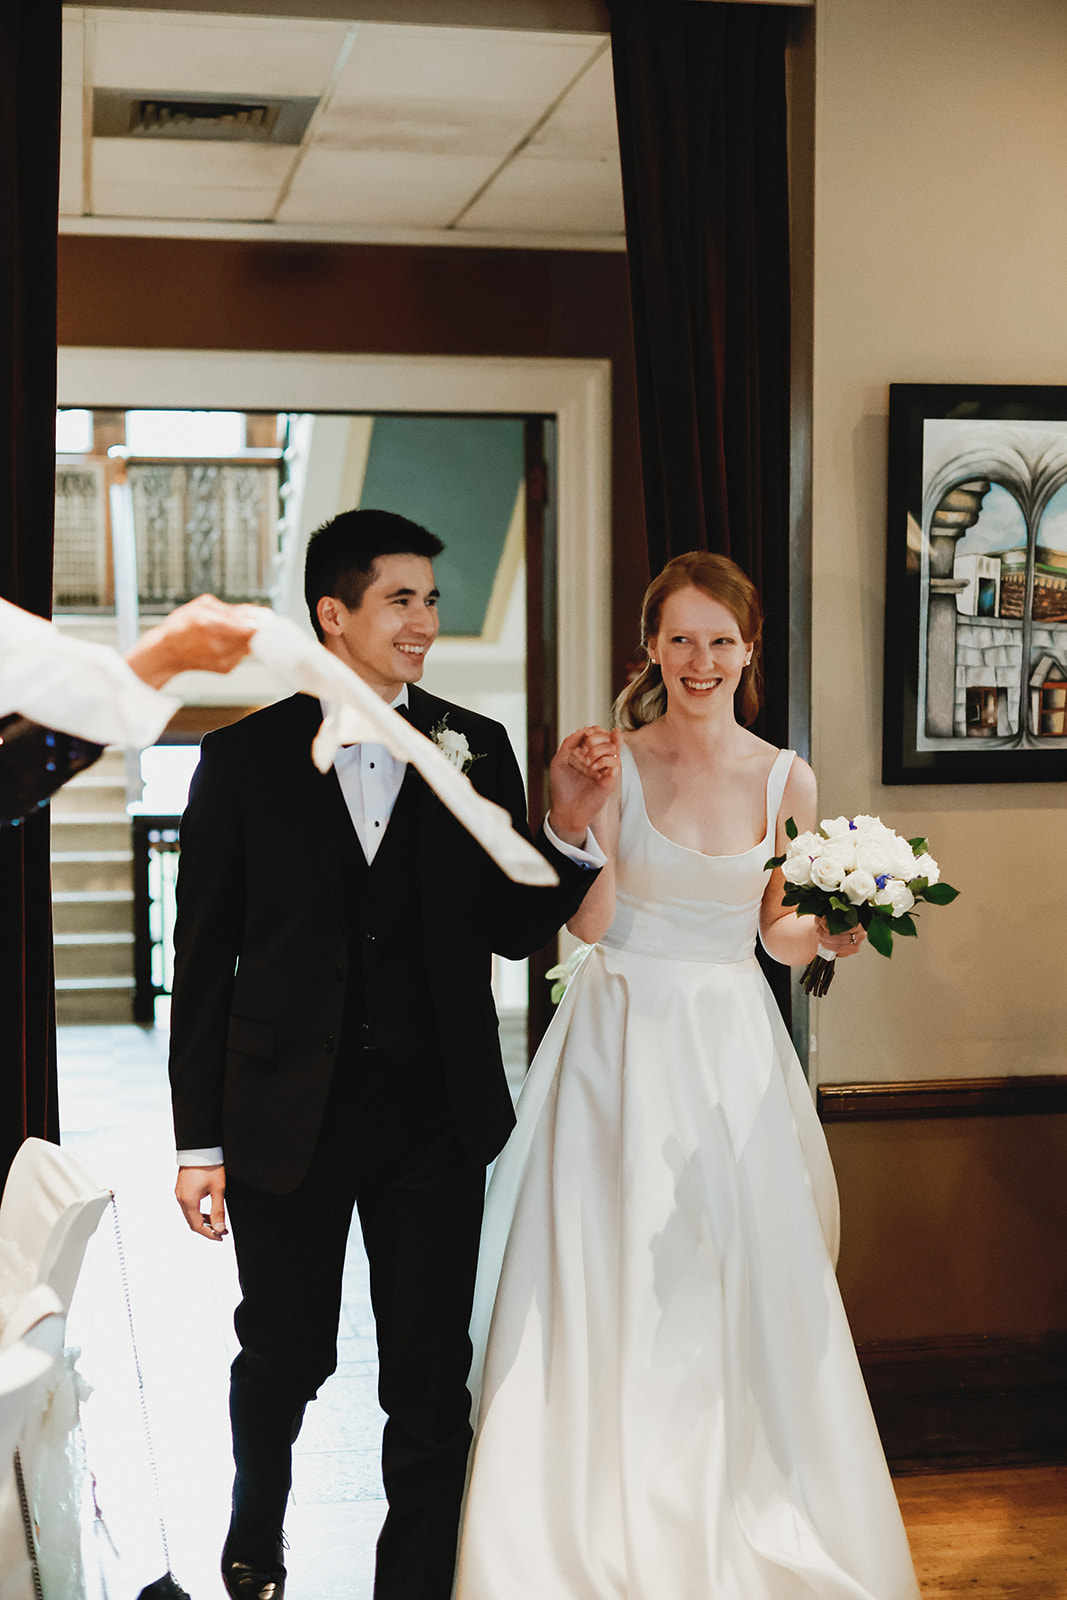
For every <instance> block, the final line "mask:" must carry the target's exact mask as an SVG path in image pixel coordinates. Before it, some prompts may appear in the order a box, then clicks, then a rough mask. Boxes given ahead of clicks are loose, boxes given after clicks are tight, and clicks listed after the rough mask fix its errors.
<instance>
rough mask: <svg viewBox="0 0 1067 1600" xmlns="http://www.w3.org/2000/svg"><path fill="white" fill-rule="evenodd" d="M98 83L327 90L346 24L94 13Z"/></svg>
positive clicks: (176, 89)
mask: <svg viewBox="0 0 1067 1600" xmlns="http://www.w3.org/2000/svg"><path fill="white" fill-rule="evenodd" d="M90 15H91V16H92V17H93V19H94V22H95V34H96V41H95V68H94V81H95V83H96V84H97V85H99V86H100V87H101V88H108V89H144V90H146V91H147V92H149V93H154V94H163V93H166V94H181V93H183V92H184V93H192V92H194V91H196V92H199V93H202V94H219V95H225V94H262V95H268V94H273V95H289V94H305V95H306V94H311V95H317V94H321V93H322V90H323V89H324V88H325V86H326V84H327V82H328V81H329V78H330V74H331V73H332V71H333V66H334V62H335V61H336V59H337V54H338V51H339V50H340V48H341V46H342V44H343V43H344V40H345V36H346V34H347V32H348V24H347V23H344V22H312V21H307V20H301V21H289V20H282V19H271V18H266V17H241V18H238V17H222V16H211V15H201V14H193V13H188V12H180V11H174V12H158V11H114V10H110V11H109V10H101V11H92V12H90Z"/></svg>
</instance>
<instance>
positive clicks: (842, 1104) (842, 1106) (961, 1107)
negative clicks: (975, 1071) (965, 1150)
mask: <svg viewBox="0 0 1067 1600" xmlns="http://www.w3.org/2000/svg"><path fill="white" fill-rule="evenodd" d="M818 1106H819V1116H820V1117H821V1118H822V1120H823V1122H884V1121H892V1120H895V1119H899V1118H904V1117H909V1118H913V1119H918V1118H923V1117H1018V1116H1033V1115H1036V1114H1038V1113H1048V1112H1061V1111H1067V1073H1055V1074H1050V1075H1048V1076H1044V1077H1036V1076H1035V1077H1017V1078H937V1079H931V1080H929V1081H927V1082H922V1083H915V1082H912V1083H827V1084H820V1086H819V1092H818Z"/></svg>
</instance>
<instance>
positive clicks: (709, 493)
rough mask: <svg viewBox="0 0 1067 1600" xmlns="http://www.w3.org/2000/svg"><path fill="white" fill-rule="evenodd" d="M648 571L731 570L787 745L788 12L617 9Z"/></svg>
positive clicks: (766, 729) (619, 1)
mask: <svg viewBox="0 0 1067 1600" xmlns="http://www.w3.org/2000/svg"><path fill="white" fill-rule="evenodd" d="M610 12H611V44H612V53H613V60H614V69H615V97H616V102H617V107H618V119H619V144H620V150H621V155H622V180H623V194H624V197H625V204H626V243H627V254H628V259H629V266H630V294H631V302H632V307H633V323H634V342H635V347H636V357H637V389H638V408H639V416H640V429H641V465H642V474H643V479H644V491H645V518H646V522H647V527H648V548H649V567H650V570H651V571H652V572H653V573H656V572H658V571H659V569H660V568H661V567H662V566H663V564H664V562H666V561H667V560H669V558H670V557H671V556H675V555H679V554H680V553H681V552H682V551H684V550H700V549H706V550H714V551H718V552H719V553H721V554H723V555H728V556H731V557H732V558H733V559H734V560H735V561H736V562H737V563H738V564H739V565H740V566H742V567H743V568H744V569H745V571H746V572H747V573H748V574H749V575H750V576H751V577H752V578H753V580H754V581H755V583H756V584H757V585H758V587H759V589H760V592H761V594H762V596H763V603H764V608H765V611H766V615H767V625H766V632H765V639H764V663H765V677H766V685H767V695H766V705H765V710H764V716H763V723H762V727H761V731H762V732H763V733H765V735H766V737H767V738H769V739H771V740H772V741H773V742H774V743H775V744H784V743H785V742H786V737H787V706H788V687H789V686H788V665H789V654H788V644H789V196H788V185H787V145H786V104H785V47H786V28H787V22H788V18H787V14H786V12H785V10H784V8H782V7H779V6H768V5H742V4H714V3H710V0H611V4H610Z"/></svg>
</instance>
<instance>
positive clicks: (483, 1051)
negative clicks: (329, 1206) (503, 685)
mask: <svg viewBox="0 0 1067 1600" xmlns="http://www.w3.org/2000/svg"><path fill="white" fill-rule="evenodd" d="M409 694H410V712H409V715H410V720H411V721H412V723H413V724H414V725H415V726H416V727H418V728H419V729H420V731H421V732H423V733H428V732H430V730H431V729H432V728H434V727H436V726H437V725H438V724H439V723H440V722H441V720H442V718H444V717H445V716H446V715H447V718H448V726H449V728H451V729H454V730H456V731H457V732H460V733H464V734H466V736H467V740H468V743H469V745H470V748H471V750H472V752H474V753H475V754H476V755H478V757H479V759H478V760H477V761H475V762H474V764H473V766H472V767H471V769H470V772H469V776H470V778H471V781H472V783H473V784H474V786H475V787H476V788H477V789H478V791H479V792H480V793H481V794H484V795H485V796H487V798H489V799H491V800H494V801H496V802H497V803H498V804H499V805H503V806H504V807H506V809H507V810H508V811H509V812H510V813H511V816H512V818H513V820H514V822H515V825H516V827H517V828H519V830H520V831H522V832H524V833H525V832H526V831H527V829H526V820H525V799H524V795H523V788H522V780H521V778H520V775H519V769H518V766H517V764H516V761H515V756H514V753H513V751H512V749H511V745H510V743H509V742H508V738H507V735H506V733H505V731H504V729H503V728H502V727H501V726H500V725H499V724H498V723H496V722H492V721H490V720H489V719H488V718H486V717H482V716H478V715H477V714H476V713H474V712H471V711H467V710H464V709H463V708H462V707H460V706H455V705H452V704H450V703H449V702H448V701H446V700H439V699H437V698H436V697H435V696H433V695H429V694H426V693H425V692H424V691H423V690H420V689H419V688H417V687H414V686H413V687H412V688H411V689H410V690H409ZM321 716H322V713H321V709H320V706H319V703H318V701H317V700H314V699H312V698H310V697H309V696H306V695H294V696H293V697H292V698H291V699H289V700H283V701H281V702H280V703H279V704H277V705H273V706H269V707H267V709H266V710H264V711H259V712H255V713H254V714H253V715H251V716H249V717H246V718H245V719H244V720H243V721H241V722H238V723H235V724H234V725H233V726H231V727H228V728H224V729H220V730H219V731H218V732H216V733H212V734H208V735H207V737H206V738H205V739H204V742H203V745H202V748H201V759H200V765H199V767H198V768H197V771H196V774H195V776H194V779H193V784H192V788H191V791H190V796H189V805H188V808H187V810H186V812H185V816H184V818H183V820H182V830H181V846H182V848H181V860H180V866H179V873H178V916H177V923H176V927H175V934H174V957H175V962H174V995H173V1004H172V1012H171V1052H170V1073H171V1085H172V1092H173V1105H174V1126H175V1135H176V1142H177V1147H178V1149H179V1150H183V1149H198V1148H202V1147H210V1146H215V1145H222V1147H223V1150H224V1153H225V1160H226V1167H227V1172H228V1173H229V1174H231V1175H232V1176H235V1177H238V1178H241V1179H243V1180H244V1181H245V1182H247V1183H251V1184H254V1185H256V1186H257V1187H260V1188H264V1189H268V1190H271V1191H273V1192H275V1193H280V1194H286V1193H290V1192H291V1191H292V1190H293V1189H295V1188H296V1186H297V1185H298V1184H299V1182H300V1181H301V1179H302V1177H303V1176H304V1173H305V1172H306V1171H307V1167H308V1164H309V1162H310V1159H311V1155H312V1152H313V1150H314V1147H315V1142H316V1139H317V1137H318V1133H319V1130H320V1128H321V1125H322V1119H323V1114H324V1111H325V1108H326V1102H327V1096H328V1094H329V1090H330V1083H331V1078H332V1075H333V1071H334V1066H335V1061H336V1058H337V1051H338V1046H339V1044H340V1041H341V1033H342V1019H343V1016H344V1011H345V994H346V991H345V985H346V977H347V970H348V960H349V951H348V924H349V918H348V916H347V911H346V896H349V895H351V894H353V893H368V892H371V885H372V883H373V884H374V885H375V886H376V887H375V889H374V892H382V885H381V882H380V879H379V878H378V877H377V876H374V877H373V878H372V876H371V875H370V874H368V873H366V872H363V873H353V872H352V871H351V869H350V868H349V869H348V870H346V866H345V863H346V861H349V862H350V861H351V851H352V849H353V846H354V848H355V850H356V851H357V852H359V849H360V847H359V843H358V840H357V838H356V834H355V830H354V828H353V826H352V821H351V818H350V816H349V814H348V809H347V807H346V805H345V802H344V797H343V795H342V793H341V788H340V785H339V783H338V781H337V776H336V773H335V772H334V771H333V769H332V768H331V769H330V770H329V771H328V772H326V773H319V772H318V771H317V770H316V769H315V766H314V764H313V763H312V760H311V741H312V738H313V737H314V734H315V731H316V729H317V727H318V725H319V722H320V721H321ZM405 783H413V784H415V785H416V789H417V793H416V796H415V799H416V804H415V805H414V806H408V807H405V808H404V809H405V812H406V815H407V817H408V819H409V823H408V825H409V826H417V828H418V830H419V837H418V845H419V857H420V861H421V864H422V871H421V879H420V897H421V910H422V937H423V941H424V951H423V954H424V960H425V966H426V970H427V974H428V978H429V988H430V993H431V998H432V1004H433V1012H434V1021H435V1024H436V1033H437V1037H438V1040H439V1045H440V1059H439V1063H438V1064H437V1070H440V1071H441V1072H442V1074H443V1077H444V1087H445V1090H446V1093H447V1097H448V1100H449V1103H450V1105H451V1109H452V1112H453V1115H454V1119H455V1124H456V1130H457V1133H458V1134H459V1137H460V1139H461V1140H462V1142H463V1145H464V1147H465V1149H466V1151H467V1153H468V1154H469V1155H470V1156H471V1157H472V1159H475V1160H478V1161H489V1160H491V1159H492V1158H493V1156H494V1155H496V1153H497V1152H498V1150H499V1149H500V1147H501V1146H502V1145H503V1143H504V1141H505V1139H506V1138H507V1136H508V1133H509V1131H510V1129H511V1126H512V1124H513V1121H514V1117H513V1114H512V1109H511V1100H510V1097H509V1094H508V1089H507V1083H506V1080H505V1077H504V1073H503V1068H502V1064H501V1057H500V1045H499V1039H498V1033H497V1019H496V1012H495V1009H494V1006H493V997H492V992H491V989H490V971H491V953H492V952H493V951H494V950H495V951H498V952H499V953H500V954H502V955H506V956H510V957H513V958H516V959H517V958H520V957H522V956H525V955H528V954H530V953H531V952H532V951H534V950H537V949H539V948H540V947H541V946H542V945H544V944H546V943H547V942H548V940H549V939H550V938H551V937H552V935H553V934H554V933H555V931H556V930H557V929H558V927H559V926H560V924H561V923H562V922H564V921H565V920H566V919H567V918H568V917H569V916H571V915H572V913H573V912H574V910H575V909H576V908H577V906H578V904H579V903H580V901H581V899H582V896H583V895H584V893H585V892H586V890H587V889H588V887H589V885H590V884H591V882H592V881H593V878H594V876H595V873H593V872H591V871H590V870H589V869H587V868H583V867H580V866H578V865H576V864H575V863H574V862H572V861H570V860H568V859H567V858H566V857H563V856H562V855H560V853H559V852H558V851H556V850H554V849H553V848H552V846H551V845H550V844H549V843H548V842H547V840H546V839H545V838H544V835H543V834H542V835H541V837H540V838H539V839H538V841H537V845H538V848H539V849H540V850H541V851H542V853H543V854H544V855H546V856H547V857H548V858H549V859H550V860H551V861H552V864H553V866H554V867H555V868H556V870H557V872H558V873H559V876H560V883H559V887H558V888H554V889H533V888H529V887H524V886H520V885H517V884H514V883H512V882H511V881H510V880H509V879H508V878H507V877H506V876H505V874H504V873H502V872H501V871H500V869H499V868H498V867H497V866H495V864H494V863H493V862H492V861H491V859H490V858H489V856H487V855H486V853H485V852H484V850H482V848H481V846H480V845H479V844H478V843H477V841H476V840H475V839H473V838H472V837H471V835H470V834H469V833H468V832H467V831H466V829H464V828H463V827H461V826H460V824H459V823H458V822H457V821H456V820H455V818H454V817H453V816H452V815H451V813H450V812H449V811H448V810H447V809H446V808H445V807H444V806H443V805H442V804H441V803H440V801H439V800H438V799H437V797H436V795H434V793H433V791H432V790H431V789H430V788H429V787H428V786H427V785H426V784H425V783H424V782H423V780H422V779H421V778H420V777H419V776H418V774H417V773H416V772H415V771H414V769H409V771H408V774H407V777H406V779H405ZM412 819H414V820H412ZM394 821H395V819H394ZM393 825H394V824H393V823H391V824H390V827H391V828H392V827H393Z"/></svg>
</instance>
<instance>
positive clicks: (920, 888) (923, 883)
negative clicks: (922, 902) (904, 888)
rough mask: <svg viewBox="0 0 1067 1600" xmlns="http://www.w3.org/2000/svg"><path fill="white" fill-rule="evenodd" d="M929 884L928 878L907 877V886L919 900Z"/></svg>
mask: <svg viewBox="0 0 1067 1600" xmlns="http://www.w3.org/2000/svg"><path fill="white" fill-rule="evenodd" d="M929 886H930V880H929V878H909V879H908V888H909V889H910V890H911V892H912V894H913V895H914V896H915V898H916V900H919V899H921V898H922V896H923V895H924V894H925V893H926V891H927V889H928V888H929Z"/></svg>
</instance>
